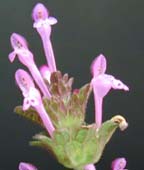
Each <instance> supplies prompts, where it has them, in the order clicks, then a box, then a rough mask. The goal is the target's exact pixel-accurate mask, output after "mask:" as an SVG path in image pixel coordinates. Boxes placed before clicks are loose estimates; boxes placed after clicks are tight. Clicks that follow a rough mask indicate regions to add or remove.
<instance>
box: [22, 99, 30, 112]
mask: <svg viewBox="0 0 144 170" xmlns="http://www.w3.org/2000/svg"><path fill="white" fill-rule="evenodd" d="M30 106H31V105H30V101H29V99H28V98H24V100H23V107H22V109H23V110H24V111H26V110H28V109H29V108H30Z"/></svg>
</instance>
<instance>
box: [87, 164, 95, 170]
mask: <svg viewBox="0 0 144 170" xmlns="http://www.w3.org/2000/svg"><path fill="white" fill-rule="evenodd" d="M84 170H96V168H95V166H94V164H87V165H86V166H85V167H84Z"/></svg>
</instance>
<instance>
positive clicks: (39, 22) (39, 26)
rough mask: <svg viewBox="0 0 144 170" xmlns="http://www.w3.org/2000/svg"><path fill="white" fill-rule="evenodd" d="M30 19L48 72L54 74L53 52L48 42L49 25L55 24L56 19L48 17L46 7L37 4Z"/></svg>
mask: <svg viewBox="0 0 144 170" xmlns="http://www.w3.org/2000/svg"><path fill="white" fill-rule="evenodd" d="M32 18H33V20H34V24H33V27H34V28H36V30H37V32H38V33H39V35H40V37H41V39H42V43H43V47H44V52H45V55H46V59H47V63H48V66H49V68H50V71H51V72H54V71H56V70H57V69H56V63H55V57H54V52H53V48H52V44H51V41H50V35H51V25H54V24H56V23H57V19H56V18H54V17H50V16H49V13H48V11H47V9H46V7H45V6H44V5H43V4H41V3H38V4H37V5H36V6H35V7H34V9H33V12H32Z"/></svg>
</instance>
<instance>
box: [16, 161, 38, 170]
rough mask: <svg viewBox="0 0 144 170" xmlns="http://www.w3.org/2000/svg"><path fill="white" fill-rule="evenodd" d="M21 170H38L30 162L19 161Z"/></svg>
mask: <svg viewBox="0 0 144 170" xmlns="http://www.w3.org/2000/svg"><path fill="white" fill-rule="evenodd" d="M19 170H37V168H36V167H35V166H34V165H32V164H30V163H26V162H20V163H19Z"/></svg>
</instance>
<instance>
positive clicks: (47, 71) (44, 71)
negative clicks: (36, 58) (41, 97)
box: [40, 65, 51, 83]
mask: <svg viewBox="0 0 144 170" xmlns="http://www.w3.org/2000/svg"><path fill="white" fill-rule="evenodd" d="M40 73H41V75H42V77H43V78H44V79H45V80H47V81H48V82H49V83H50V77H51V72H50V69H49V67H48V66H47V65H43V66H41V67H40Z"/></svg>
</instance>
